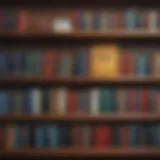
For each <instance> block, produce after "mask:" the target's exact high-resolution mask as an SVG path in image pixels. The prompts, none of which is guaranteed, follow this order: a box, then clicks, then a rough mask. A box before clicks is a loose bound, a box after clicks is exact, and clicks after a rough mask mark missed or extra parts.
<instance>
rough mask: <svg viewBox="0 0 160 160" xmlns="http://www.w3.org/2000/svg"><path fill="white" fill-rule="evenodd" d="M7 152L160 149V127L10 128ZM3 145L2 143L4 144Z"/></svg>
mask: <svg viewBox="0 0 160 160" xmlns="http://www.w3.org/2000/svg"><path fill="white" fill-rule="evenodd" d="M0 133H1V136H0V139H1V141H0V142H1V145H3V146H5V147H7V148H21V147H36V148H59V147H75V146H79V147H97V148H105V147H109V146H133V147H134V146H135V147H136V146H160V125H159V124H157V125H153V126H144V125H135V124H132V125H119V126H118V125H116V126H110V125H108V124H98V125H87V124H81V125H64V124H44V125H42V124H37V125H32V126H29V125H17V124H15V125H10V126H6V127H4V128H1V129H0ZM2 142H3V143H2Z"/></svg>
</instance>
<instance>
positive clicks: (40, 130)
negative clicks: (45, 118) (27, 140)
mask: <svg viewBox="0 0 160 160" xmlns="http://www.w3.org/2000/svg"><path fill="white" fill-rule="evenodd" d="M44 129H45V128H44V126H43V125H36V127H35V147H37V148H43V147H44V145H45V139H44Z"/></svg>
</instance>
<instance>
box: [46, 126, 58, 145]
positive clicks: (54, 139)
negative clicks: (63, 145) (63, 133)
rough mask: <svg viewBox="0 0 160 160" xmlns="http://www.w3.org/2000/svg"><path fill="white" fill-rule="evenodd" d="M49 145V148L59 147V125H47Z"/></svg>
mask: <svg viewBox="0 0 160 160" xmlns="http://www.w3.org/2000/svg"><path fill="white" fill-rule="evenodd" d="M46 136H47V138H48V139H47V141H48V142H47V143H48V147H50V148H56V147H58V145H59V143H58V126H57V125H52V124H51V125H47V134H46Z"/></svg>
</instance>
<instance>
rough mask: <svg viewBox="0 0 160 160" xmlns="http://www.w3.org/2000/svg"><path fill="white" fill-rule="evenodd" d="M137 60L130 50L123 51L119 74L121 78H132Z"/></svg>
mask: <svg viewBox="0 0 160 160" xmlns="http://www.w3.org/2000/svg"><path fill="white" fill-rule="evenodd" d="M134 67H135V60H134V55H133V53H132V52H131V51H129V50H123V51H122V53H121V54H120V62H119V69H120V70H119V74H120V75H121V76H130V75H133V74H134V71H135V68H134Z"/></svg>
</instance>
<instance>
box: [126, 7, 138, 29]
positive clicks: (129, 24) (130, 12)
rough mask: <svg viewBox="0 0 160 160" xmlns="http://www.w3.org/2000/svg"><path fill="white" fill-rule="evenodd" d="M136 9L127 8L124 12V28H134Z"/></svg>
mask: <svg viewBox="0 0 160 160" xmlns="http://www.w3.org/2000/svg"><path fill="white" fill-rule="evenodd" d="M136 18H137V11H136V10H135V9H127V10H126V12H125V28H126V29H128V30H132V29H136V26H137V22H136Z"/></svg>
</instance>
